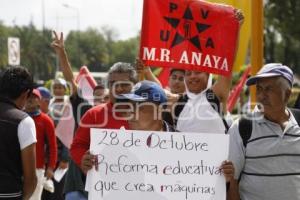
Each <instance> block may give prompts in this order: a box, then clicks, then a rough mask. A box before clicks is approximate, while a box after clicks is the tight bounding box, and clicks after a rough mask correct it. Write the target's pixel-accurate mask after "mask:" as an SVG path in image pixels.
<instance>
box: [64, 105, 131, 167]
mask: <svg viewBox="0 0 300 200" xmlns="http://www.w3.org/2000/svg"><path fill="white" fill-rule="evenodd" d="M112 107H113V104H112V103H111V102H109V103H106V104H101V105H98V106H95V107H93V108H91V109H90V110H88V111H87V112H86V113H85V114H84V115H83V117H82V118H81V120H80V123H79V127H78V129H77V131H76V135H75V137H74V139H73V143H72V145H71V149H70V153H71V157H72V159H73V160H74V161H75V163H76V164H77V165H78V166H80V164H81V159H82V157H83V155H84V154H85V152H86V151H87V150H88V149H89V148H90V128H106V129H119V128H121V127H122V126H124V128H126V129H128V122H127V121H125V120H120V119H116V118H115V117H114V116H113V110H112Z"/></svg>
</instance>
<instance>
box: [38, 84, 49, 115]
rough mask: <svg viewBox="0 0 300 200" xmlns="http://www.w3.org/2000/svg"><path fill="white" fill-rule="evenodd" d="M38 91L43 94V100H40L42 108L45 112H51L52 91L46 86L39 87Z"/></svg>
mask: <svg viewBox="0 0 300 200" xmlns="http://www.w3.org/2000/svg"><path fill="white" fill-rule="evenodd" d="M37 89H38V91H39V92H40V94H41V97H42V98H41V100H40V109H41V111H42V112H43V113H48V112H49V103H50V100H51V98H52V96H51V92H50V91H49V90H48V89H47V88H45V87H38V88H37Z"/></svg>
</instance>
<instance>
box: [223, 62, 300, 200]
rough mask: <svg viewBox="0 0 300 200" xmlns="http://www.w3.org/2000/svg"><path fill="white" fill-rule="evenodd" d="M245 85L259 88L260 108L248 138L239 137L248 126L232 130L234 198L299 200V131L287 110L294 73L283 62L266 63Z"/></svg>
mask: <svg viewBox="0 0 300 200" xmlns="http://www.w3.org/2000/svg"><path fill="white" fill-rule="evenodd" d="M246 84H247V85H248V86H250V85H255V86H256V90H257V108H256V109H255V111H254V112H253V113H251V118H249V117H248V119H250V120H251V121H250V122H251V124H250V128H251V127H252V131H251V132H250V137H248V138H249V139H248V138H247V140H246V141H245V139H244V138H245V136H243V133H240V130H241V127H242V126H245V124H244V125H241V124H242V123H239V121H236V122H235V123H234V124H233V125H232V127H231V128H230V130H229V134H230V146H229V147H230V150H229V159H230V160H231V161H232V162H233V163H234V168H235V176H234V179H235V180H234V181H231V183H230V189H229V191H230V194H231V195H232V197H234V198H233V199H243V200H261V199H272V200H282V199H293V200H296V199H300V171H299V166H300V159H299V155H300V140H299V138H300V128H299V125H298V123H297V121H296V118H295V115H293V113H292V112H291V110H290V109H288V108H287V103H288V99H289V97H290V95H291V91H292V84H293V72H292V70H291V69H290V68H288V67H287V66H284V65H282V64H279V63H272V64H267V65H265V66H263V67H262V69H261V70H260V71H259V72H258V73H257V75H255V76H253V77H250V78H249V79H248V81H247V83H246ZM239 125H241V127H240V128H239ZM251 125H252V126H251ZM243 132H244V134H245V131H243Z"/></svg>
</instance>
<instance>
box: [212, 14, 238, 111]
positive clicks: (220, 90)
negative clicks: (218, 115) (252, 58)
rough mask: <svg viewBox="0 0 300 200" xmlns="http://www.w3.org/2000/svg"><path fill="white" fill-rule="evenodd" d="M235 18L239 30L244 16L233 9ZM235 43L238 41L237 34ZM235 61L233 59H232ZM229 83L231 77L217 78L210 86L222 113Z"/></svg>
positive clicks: (228, 90) (225, 108) (224, 109)
mask: <svg viewBox="0 0 300 200" xmlns="http://www.w3.org/2000/svg"><path fill="white" fill-rule="evenodd" d="M235 17H236V19H237V20H238V21H239V28H241V26H242V24H243V21H244V15H243V13H242V12H241V10H237V9H235ZM237 41H239V33H238V38H237ZM238 44H239V43H238V42H237V44H236V48H235V55H234V58H236V54H237V50H238ZM234 60H235V59H234ZM231 82H232V75H230V76H228V77H226V76H219V77H218V80H217V81H216V83H215V84H214V85H213V86H212V90H213V92H214V93H215V94H216V96H217V97H218V98H219V100H220V103H221V105H223V107H222V109H223V112H224V113H226V112H227V107H226V105H227V99H228V96H229V92H230V88H231Z"/></svg>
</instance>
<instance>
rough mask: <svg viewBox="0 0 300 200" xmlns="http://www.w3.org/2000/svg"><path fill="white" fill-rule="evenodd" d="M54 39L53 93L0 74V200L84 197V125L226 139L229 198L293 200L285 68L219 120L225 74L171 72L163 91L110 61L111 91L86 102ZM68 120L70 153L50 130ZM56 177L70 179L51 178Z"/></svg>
mask: <svg viewBox="0 0 300 200" xmlns="http://www.w3.org/2000/svg"><path fill="white" fill-rule="evenodd" d="M236 17H237V18H238V19H239V21H240V22H241V21H242V19H243V17H242V16H241V14H240V13H237V14H236ZM54 36H55V37H54V41H53V43H52V47H53V48H54V50H55V52H56V54H57V56H58V58H59V61H60V66H61V69H62V72H63V76H64V78H58V79H55V80H54V81H53V82H52V88H51V89H52V93H51V92H50V90H48V89H47V88H45V87H37V85H36V84H34V82H33V78H32V76H31V75H30V73H29V72H28V70H27V69H26V68H24V67H9V68H7V69H4V70H3V71H2V72H1V74H0V138H1V140H0V199H12V200H13V199H15V200H20V199H26V200H27V199H32V200H40V199H46V200H48V199H49V200H62V199H66V200H86V199H88V194H87V192H86V191H85V189H84V188H85V183H86V174H87V172H88V171H89V170H91V169H92V168H93V167H94V166H95V162H96V158H95V156H94V155H93V154H92V153H91V152H90V151H89V147H90V129H91V128H105V129H120V128H125V129H131V130H151V131H163V132H194V133H208V134H209V133H219V134H229V137H230V145H229V146H230V148H229V158H228V160H225V161H224V162H223V163H222V164H221V166H220V169H221V170H222V172H223V174H224V176H225V179H226V183H227V184H226V186H227V199H232V200H238V199H243V200H256V199H257V200H259V199H272V200H273V199H275V200H277V199H278V200H279V199H300V187H299V186H300V172H299V169H298V166H299V164H300V162H299V161H298V157H299V155H300V143H299V137H300V127H299V121H300V120H299V119H300V117H299V112H298V111H297V110H292V109H289V108H287V102H288V100H289V97H290V95H291V89H292V86H293V72H292V70H291V69H290V68H289V67H287V66H284V65H282V64H279V63H271V64H266V65H264V66H262V68H261V70H260V71H259V72H258V73H257V74H256V75H254V76H252V77H250V78H249V79H248V81H247V85H248V86H250V85H255V86H256V89H257V106H256V107H255V109H254V111H253V112H251V113H249V114H248V115H246V117H241V118H240V119H237V120H236V121H235V122H234V123H233V124H231V123H228V120H226V119H225V117H224V116H225V114H226V113H227V109H226V103H227V98H228V94H229V91H230V87H231V77H225V76H220V77H219V78H218V80H217V81H215V82H214V83H212V75H211V74H209V73H206V72H200V71H184V70H182V69H176V68H174V69H171V70H170V76H169V90H164V89H163V88H162V86H161V85H160V82H159V81H158V79H157V78H156V77H155V76H154V75H153V73H152V71H151V69H150V68H149V67H146V66H144V64H143V63H142V61H140V60H137V61H136V63H135V65H132V64H129V63H124V62H118V63H115V64H114V65H113V66H112V67H111V68H110V69H109V71H108V77H107V86H108V88H107V89H106V87H105V86H104V85H101V84H99V85H97V86H96V87H94V91H93V103H92V104H91V103H90V101H89V100H90V99H86V98H84V97H83V95H82V94H83V91H82V88H79V86H78V84H77V83H76V81H75V78H74V75H73V71H72V67H71V65H70V63H69V61H68V56H67V52H66V50H65V48H64V39H63V34H60V35H58V34H57V33H56V32H54ZM67 90H69V91H70V95H66V92H67ZM128 107H130V108H132V109H128ZM129 110H130V111H129ZM66 116H67V117H70V116H71V120H70V122H69V121H68V126H66V127H65V128H64V129H63V131H64V132H65V133H67V134H70V135H71V136H72V138H73V140H72V144H71V145H70V146H68V144H66V143H65V141H62V139H61V138H60V137H58V133H57V131H58V128H59V126H61V124H60V123H61V122H63V121H64V120H65V119H66ZM245 127H246V128H245ZM149 142H151V140H150V141H149ZM56 170H62V171H64V170H67V173H66V174H65V175H64V176H63V177H62V178H61V179H60V180H56V179H55V178H54V172H55V171H56Z"/></svg>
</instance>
